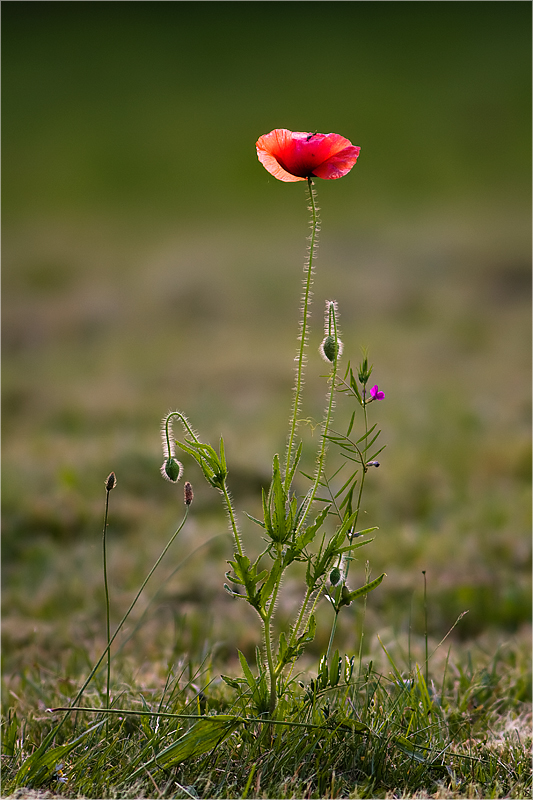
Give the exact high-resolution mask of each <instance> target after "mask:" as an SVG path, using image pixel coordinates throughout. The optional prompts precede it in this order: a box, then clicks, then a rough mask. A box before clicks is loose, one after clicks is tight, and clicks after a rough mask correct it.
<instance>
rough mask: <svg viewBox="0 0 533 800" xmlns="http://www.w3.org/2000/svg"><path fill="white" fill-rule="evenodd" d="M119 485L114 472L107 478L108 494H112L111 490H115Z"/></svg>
mask: <svg viewBox="0 0 533 800" xmlns="http://www.w3.org/2000/svg"><path fill="white" fill-rule="evenodd" d="M116 485H117V476H116V475H115V473H114V472H110V473H109V475H108V476H107V478H106V482H105V488H106V491H107V492H110V491H111V489H114V488H115V486H116Z"/></svg>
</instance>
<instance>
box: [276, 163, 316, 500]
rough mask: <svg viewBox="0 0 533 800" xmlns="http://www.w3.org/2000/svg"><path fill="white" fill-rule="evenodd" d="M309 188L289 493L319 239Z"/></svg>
mask: <svg viewBox="0 0 533 800" xmlns="http://www.w3.org/2000/svg"><path fill="white" fill-rule="evenodd" d="M307 188H308V190H309V210H310V211H311V238H310V243H309V256H308V259H307V264H306V267H305V271H306V278H305V288H304V295H303V304H302V319H301V322H300V347H299V349H298V367H297V369H296V384H295V387H294V404H293V408H292V417H291V422H290V429H289V440H288V443H287V454H286V457H285V486H284V488H285V492H286V493H287V494H288V493H289V486H290V474H291V461H292V451H293V448H294V439H295V436H296V429H297V427H298V411H299V408H300V402H301V397H302V387H303V382H304V366H305V347H306V344H307V323H308V317H309V309H310V305H311V286H312V284H313V258H314V255H315V249H316V244H317V239H318V207H317V205H316V199H315V192H314V189H313V181H312V179H311V178H308V179H307Z"/></svg>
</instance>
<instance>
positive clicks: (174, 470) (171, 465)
mask: <svg viewBox="0 0 533 800" xmlns="http://www.w3.org/2000/svg"><path fill="white" fill-rule="evenodd" d="M182 473H183V465H182V464H181V462H180V461H178V460H177V459H176V458H174V456H169V458H167V459H166V461H164V462H163V466H162V467H161V475H162V476H163V478H164V479H165V480H166V481H170V482H171V483H177V482H178V481H179V479H180V478H181V475H182Z"/></svg>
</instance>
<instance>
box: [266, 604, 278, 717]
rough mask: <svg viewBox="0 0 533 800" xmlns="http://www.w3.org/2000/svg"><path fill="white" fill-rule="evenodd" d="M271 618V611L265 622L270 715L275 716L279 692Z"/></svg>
mask: <svg viewBox="0 0 533 800" xmlns="http://www.w3.org/2000/svg"><path fill="white" fill-rule="evenodd" d="M271 618H272V617H271V614H270V613H269V614H267V615H266V616H265V617H264V619H263V622H264V626H265V652H266V657H267V663H268V674H269V675H270V703H269V709H268V710H269V714H270V716H273V714H274V711H275V710H276V704H277V701H278V693H277V691H276V681H277V674H276V670H275V669H274V658H273V656H272V637H271V631H270V621H271Z"/></svg>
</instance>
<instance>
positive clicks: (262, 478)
mask: <svg viewBox="0 0 533 800" xmlns="http://www.w3.org/2000/svg"><path fill="white" fill-rule="evenodd" d="M530 18H531V7H530V4H529V3H520V2H515V3H503V2H500V3H490V2H481V3H477V2H476V3H419V2H405V3H373V2H358V3H344V2H343V3H337V2H331V3H323V2H316V3H263V2H258V3H237V2H235V3H226V2H223V3H181V2H176V3H174V2H169V3H151V2H137V3H133V2H132V3H123V2H116V3H115V2H110V3H68V2H67V3H63V2H57V3H56V2H48V3H39V2H35V3H34V2H24V3H17V2H4V4H3V121H4V124H3V154H4V169H3V210H4V224H3V236H4V242H3V244H4V247H3V338H2V343H3V473H2V476H3V524H4V528H3V530H4V533H3V558H2V561H3V574H4V578H3V598H4V599H3V638H4V647H3V657H4V667H5V670H6V671H7V672H11V671H18V670H23V669H24V667H25V665H29V664H31V663H34V662H37V663H39V664H45V665H47V666H48V667H49V668H50V669H56V667H57V666H59V665H61V669H65V670H69V671H70V674H76V673H77V672H78V671H85V672H87V664H86V663H84V662H83V661H80V658H81V656H80V653H81V652H83V651H84V650H86V649H87V650H88V652H89V653H90V654H92V655H94V654H96V653H97V652H98V651H99V648H101V645H102V642H103V638H104V636H105V628H104V593H103V582H102V574H101V532H102V519H103V509H104V499H105V491H104V481H105V479H106V476H107V475H108V473H109V472H110V471H111V470H114V471H115V472H116V474H117V478H118V485H117V488H116V489H115V490H113V493H112V494H111V496H110V524H109V534H108V536H109V540H108V547H109V570H110V582H111V602H112V614H113V620H114V623H115V624H116V623H117V622H118V620H119V619H120V617H121V615H122V613H123V612H124V611H125V609H126V608H127V607H128V605H129V602H130V601H131V599H132V597H133V595H134V592H135V590H136V588H137V587H138V585H139V583H140V581H141V580H142V578H143V577H144V575H145V574H146V572H147V571H148V569H149V567H150V566H151V564H152V563H153V561H154V559H155V558H156V556H157V555H158V553H159V552H160V550H161V549H162V547H163V545H164V544H165V542H166V541H167V540H168V538H169V536H170V534H171V532H172V531H173V530H174V528H175V526H176V525H177V523H178V521H179V520H180V519H181V516H182V513H183V505H182V490H181V488H180V487H178V488H176V487H174V486H173V485H171V484H169V483H166V482H164V481H163V480H162V479H161V476H160V474H159V467H160V465H161V462H162V454H161V450H160V438H159V425H160V420H161V417H162V416H163V415H164V414H165V413H166V412H167V411H168V410H170V409H173V408H179V409H180V410H182V411H184V412H185V413H186V414H187V415H188V416H189V418H190V419H191V422H192V423H193V425H194V426H195V427H196V428H197V429H198V430H199V431H200V433H201V435H202V437H204V440H208V441H211V442H212V443H213V444H215V443H216V442H217V441H218V438H219V436H220V434H223V435H224V438H225V443H226V451H227V457H228V463H229V468H230V475H229V479H228V480H229V484H230V488H231V489H232V492H233V495H234V497H235V501H236V505H237V507H238V508H244V509H246V510H247V511H249V512H250V513H251V514H257V512H258V509H259V504H260V487H261V486H262V485H267V483H268V480H269V474H270V468H271V460H272V456H273V454H274V453H275V452H282V451H283V448H284V443H285V437H286V431H287V420H288V417H289V410H290V402H291V389H292V382H293V357H294V352H295V348H296V336H297V319H298V309H299V302H300V287H301V279H302V267H303V262H304V256H305V236H306V235H307V226H308V215H307V210H306V200H305V191H304V189H305V185H303V184H283V183H280V182H278V181H276V180H275V179H274V178H272V177H271V176H269V175H268V174H267V172H266V171H265V170H264V169H263V167H262V166H261V165H260V164H259V163H258V161H257V158H256V154H255V147H254V144H255V141H256V139H257V138H258V136H260V135H261V134H263V133H266V132H268V131H269V130H271V129H272V128H275V127H287V128H290V129H292V130H319V131H323V132H329V131H335V132H338V133H341V134H342V135H344V136H347V137H348V138H350V139H351V140H352V142H353V143H354V144H357V145H359V146H360V147H361V156H360V159H359V162H358V163H357V166H356V167H355V169H354V170H353V171H352V172H351V173H350V175H349V176H347V177H346V178H344V179H342V180H340V181H317V190H318V200H319V204H320V207H321V209H322V213H321V218H322V233H321V240H320V248H319V253H318V260H317V276H316V283H315V292H314V305H313V313H312V325H313V329H312V334H311V339H310V348H309V372H308V377H307V381H306V389H305V394H304V406H303V409H302V416H303V417H305V418H309V420H310V421H311V422H313V421H314V422H313V424H314V423H316V422H318V421H319V420H320V415H321V412H322V408H323V405H324V392H325V379H324V378H323V377H321V375H323V372H324V365H323V363H322V362H321V361H320V359H319V357H318V354H317V348H318V344H319V342H320V340H321V338H322V318H323V307H324V301H325V300H326V299H332V298H333V299H337V300H338V301H339V308H340V314H341V325H342V333H343V340H344V345H345V349H344V352H345V358H346V359H351V360H352V363H357V362H358V360H359V358H360V355H361V347H362V346H365V347H367V348H368V350H369V357H370V360H371V362H372V363H373V364H374V374H373V377H374V378H375V382H377V383H379V386H380V389H383V390H384V391H385V393H386V398H385V401H384V402H383V403H379V404H378V403H376V404H374V405H372V406H371V408H370V412H371V421H372V423H373V422H374V421H377V422H378V425H379V427H380V428H381V429H382V431H383V432H382V441H383V443H384V444H386V445H387V447H386V450H385V451H384V452H383V453H382V456H381V457H380V461H381V467H380V469H379V470H375V471H373V472H372V474H371V475H370V476H369V477H370V478H371V480H370V481H369V484H370V487H369V492H368V494H367V495H366V499H365V511H366V516H365V524H366V523H368V525H377V526H379V531H378V532H377V534H376V539H375V541H374V542H373V544H371V545H370V546H369V547H368V548H366V550H365V551H364V552H363V551H361V552H363V555H362V557H361V558H362V560H361V561H360V562H358V563H357V564H356V565H355V566H354V567H353V568H352V574H353V576H354V582H357V585H359V583H362V581H363V580H364V561H365V559H366V558H368V559H369V561H370V566H371V569H372V574H373V575H374V576H376V575H378V574H379V573H380V572H381V571H386V572H387V576H388V577H387V578H386V580H385V581H384V582H383V584H382V585H381V586H380V587H379V589H378V590H376V591H375V592H374V593H373V594H371V595H369V598H368V603H367V612H366V619H365V632H366V634H365V648H368V649H369V650H372V649H373V648H374V647H375V641H376V636H375V634H376V632H379V633H380V635H381V637H382V639H383V640H384V641H386V642H388V643H390V642H400V641H402V637H404V640H405V635H406V634H407V632H408V631H409V630H411V634H412V637H413V640H414V639H415V638H416V637H419V636H421V635H422V634H423V604H422V587H423V579H422V570H425V571H426V577H427V585H428V624H429V634H430V638H431V640H432V641H434V642H438V641H440V639H442V637H443V636H444V635H445V634H446V633H447V631H448V629H449V628H450V627H451V626H452V625H453V623H454V621H455V620H456V618H457V616H458V615H459V614H460V613H461V612H462V611H465V610H467V609H468V611H469V613H468V614H467V615H466V616H465V617H464V618H463V619H462V620H461V622H460V623H459V624H458V626H457V627H456V628H455V630H454V632H453V636H452V638H453V639H455V640H456V642H458V643H459V645H458V646H461V642H464V641H469V642H471V641H473V640H475V641H477V642H478V644H479V646H481V647H482V648H485V649H487V648H493V649H495V648H496V646H497V645H498V644H501V645H503V646H506V645H507V644H508V643H509V642H511V641H512V640H513V639H514V638H517V637H518V639H519V640H521V641H524V640H527V636H528V631H529V624H530V616H531V591H530V587H531V571H530V570H531V566H530V554H531V536H530V481H531V470H530V466H531V449H530V377H531V376H530V279H531V273H530V220H531V216H530V213H531V209H530V134H531V129H530V118H531V117H530V112H531V103H530V96H531V80H530V66H531V64H530V61H531V59H530ZM351 411H352V408H351V407H350V406H349V405H348V404H346V403H344V401H340V402H339V405H338V412H337V413H338V417H337V421H338V426H339V427H341V426H342V425H345V424H346V421H347V420H348V419H349V417H350V414H351ZM302 431H303V435H304V438H305V441H306V448H307V450H306V456H305V460H306V464H307V465H309V464H312V460H313V445H314V444H315V443H316V440H317V436H316V433H315V434H314V436H313V433H312V431H313V427H312V424H311V425H308V426H305V427H304V428H303V429H302ZM332 454H333V451H332ZM184 462H185V467H186V477H187V478H188V479H189V480H191V481H192V482H193V484H194V487H195V501H194V505H193V507H192V508H191V521H190V523H189V524H188V525H187V527H186V529H185V530H184V532H183V534H182V535H181V537H180V538H179V539H178V541H177V543H176V545H175V546H174V547H173V549H172V551H171V553H170V555H169V557H168V558H167V560H166V562H165V563H164V565H163V566H162V567H161V569H160V572H159V573H158V575H159V578H156V579H154V584H153V585H149V587H148V594H147V597H146V599H145V600H144V604H143V603H141V605H140V607H139V612H138V614H137V617H136V619H137V621H138V623H139V626H138V629H137V630H136V631H135V630H134V625H132V626H130V628H129V631H128V634H127V635H131V639H130V640H129V642H128V643H126V644H125V647H126V649H127V651H128V650H129V652H130V653H131V654H132V656H134V658H135V660H136V662H137V664H138V666H139V668H141V667H142V668H146V669H148V671H150V670H151V669H156V671H157V666H154V665H157V664H158V663H159V662H161V663H165V662H168V660H170V659H172V658H173V657H175V656H177V655H180V654H182V653H184V652H189V653H193V654H195V655H199V654H200V653H201V652H202V651H203V650H204V649H205V648H206V647H207V649H212V650H213V652H214V653H215V654H216V655H217V656H218V658H219V660H220V662H221V663H223V662H224V661H227V660H228V659H231V658H234V654H235V651H236V648H237V647H239V648H240V649H241V650H243V651H245V652H249V651H250V650H251V648H252V647H253V645H254V644H255V643H256V641H257V640H258V638H257V633H258V631H257V626H256V625H255V621H254V619H253V616H251V614H250V613H248V610H247V607H245V606H244V604H238V603H237V602H235V601H233V600H232V599H231V598H230V597H229V595H227V594H226V593H225V592H224V590H223V582H224V572H225V571H226V569H227V566H226V565H225V561H226V559H227V558H230V557H231V556H232V552H233V551H232V542H231V539H230V537H229V535H227V533H226V520H225V517H224V515H223V513H222V510H221V509H220V506H219V499H218V496H217V495H216V493H215V492H214V491H213V490H209V489H208V488H206V487H204V485H202V482H201V478H200V476H199V474H198V471H196V470H195V468H194V466H193V465H192V464H191V463H190V461H188V460H186V459H184ZM240 521H241V525H242V528H243V536H244V539H245V543H246V545H247V546H248V547H249V548H250V550H251V552H252V553H253V552H258V550H259V547H260V542H258V541H257V537H258V533H257V531H258V529H257V528H256V527H254V526H253V525H252V523H247V522H246V518H245V517H244V515H241V518H240ZM184 561H185V563H184ZM180 565H181V566H180ZM178 567H179V569H178ZM171 573H173V574H172V577H168V576H170V575H171ZM167 578H168V580H167ZM156 591H159V594H158V596H157V597H156V598H155V600H154V601H153V602H152V603H151V604H150V605H149V606H147V603H148V599H149V598H150V597H151V596H152V595H154V594H155V593H156ZM298 598H299V595H298V594H297V592H296V589H294V588H293V587H292V586H291V585H287V586H286V587H285V595H284V599H283V602H282V604H281V606H280V618H281V620H282V621H283V619H284V618H285V616H288V615H289V609H290V608H292V606H294V605H296V604H297V603H298ZM143 612H145V613H144V616H143V617H142V618H141V615H142V614H143ZM329 613H330V612H328V609H326V608H324V609H323V616H322V617H321V621H320V624H319V634H318V636H317V641H316V643H315V645H314V653H315V654H316V653H320V652H321V651H323V650H324V648H325V645H326V644H327V636H328V633H329V629H328V620H330V617H329ZM360 625H361V612H360V610H358V609H356V608H351V609H349V611H348V612H347V613H346V614H345V617H344V621H343V625H342V626H341V631H342V640H341V639H339V647H340V648H341V649H342V648H344V649H345V650H346V651H347V652H354V649H355V648H356V646H358V642H359V633H360ZM206 643H207V644H206ZM469 646H470V645H469ZM148 664H150V666H149V667H148V666H146V665H148Z"/></svg>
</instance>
